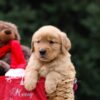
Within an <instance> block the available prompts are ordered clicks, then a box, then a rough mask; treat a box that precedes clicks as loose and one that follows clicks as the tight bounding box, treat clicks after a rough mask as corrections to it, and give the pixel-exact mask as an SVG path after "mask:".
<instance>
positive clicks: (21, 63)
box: [0, 40, 26, 68]
mask: <svg viewBox="0 0 100 100" xmlns="http://www.w3.org/2000/svg"><path fill="white" fill-rule="evenodd" d="M9 51H10V52H11V65H10V66H11V68H25V65H26V61H25V58H24V55H23V52H22V48H21V46H20V43H19V41H17V40H12V41H10V42H9V43H8V44H6V45H4V46H3V47H1V48H0V58H2V57H3V56H5V55H6V53H7V52H9Z"/></svg>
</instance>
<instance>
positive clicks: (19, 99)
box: [0, 77, 47, 100]
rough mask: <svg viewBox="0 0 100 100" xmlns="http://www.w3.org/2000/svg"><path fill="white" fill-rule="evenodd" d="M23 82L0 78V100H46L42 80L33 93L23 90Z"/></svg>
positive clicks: (42, 79) (19, 79)
mask: <svg viewBox="0 0 100 100" xmlns="http://www.w3.org/2000/svg"><path fill="white" fill-rule="evenodd" d="M22 83H23V80H22V79H21V78H18V79H10V78H7V79H6V77H0V100H47V98H46V95H45V91H44V78H41V79H40V80H39V82H38V83H37V87H36V89H35V90H33V91H27V90H25V88H24V86H23V84H22Z"/></svg>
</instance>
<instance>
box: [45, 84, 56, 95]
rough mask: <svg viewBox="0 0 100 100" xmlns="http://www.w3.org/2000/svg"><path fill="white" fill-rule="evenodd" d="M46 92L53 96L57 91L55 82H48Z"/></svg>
mask: <svg viewBox="0 0 100 100" xmlns="http://www.w3.org/2000/svg"><path fill="white" fill-rule="evenodd" d="M45 90H46V92H47V93H48V94H51V93H53V92H54V91H55V90H56V85H55V84H54V82H46V83H45Z"/></svg>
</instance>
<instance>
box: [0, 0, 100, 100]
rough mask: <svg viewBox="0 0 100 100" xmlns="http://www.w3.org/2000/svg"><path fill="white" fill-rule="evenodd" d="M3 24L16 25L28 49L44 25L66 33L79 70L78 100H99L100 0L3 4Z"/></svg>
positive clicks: (10, 0)
mask: <svg viewBox="0 0 100 100" xmlns="http://www.w3.org/2000/svg"><path fill="white" fill-rule="evenodd" d="M0 20H5V21H10V22H12V23H15V24H16V25H17V26H18V30H19V33H20V35H21V37H22V39H21V43H22V44H24V45H27V46H29V47H30V44H31V37H32V34H33V33H34V32H35V31H36V30H37V29H38V28H40V27H41V26H43V25H48V24H51V25H54V26H56V27H58V28H60V29H61V30H62V31H64V32H66V33H67V34H68V37H69V38H70V40H71V42H72V49H71V51H70V52H71V54H72V61H73V63H74V65H75V67H76V70H77V78H78V90H77V91H76V93H75V97H76V100H100V0H42V1H41V0H40V1H38V0H36V1H35V0H0Z"/></svg>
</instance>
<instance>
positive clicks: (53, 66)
mask: <svg viewBox="0 0 100 100" xmlns="http://www.w3.org/2000/svg"><path fill="white" fill-rule="evenodd" d="M70 64H71V61H70V58H68V57H63V58H61V57H59V58H57V59H55V60H53V61H51V62H49V63H42V64H40V65H41V67H40V69H39V75H40V76H44V77H46V76H47V75H48V73H50V72H52V71H54V72H57V73H59V74H61V75H64V76H67V75H68V72H70V71H69V70H71V69H73V68H71V66H70Z"/></svg>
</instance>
